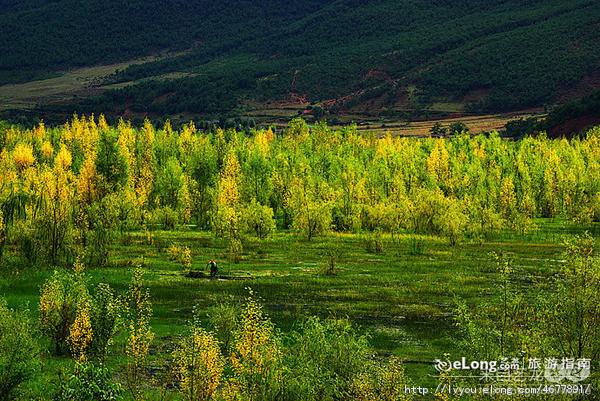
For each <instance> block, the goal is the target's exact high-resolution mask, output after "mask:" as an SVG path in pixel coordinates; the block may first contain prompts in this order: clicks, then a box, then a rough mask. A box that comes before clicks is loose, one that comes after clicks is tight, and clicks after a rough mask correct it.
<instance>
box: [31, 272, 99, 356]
mask: <svg viewBox="0 0 600 401" xmlns="http://www.w3.org/2000/svg"><path fill="white" fill-rule="evenodd" d="M87 298H88V293H87V289H86V287H85V284H84V283H83V282H82V281H81V280H79V279H78V278H77V277H76V276H75V275H74V274H71V273H68V272H61V271H54V274H53V275H52V277H51V278H50V279H48V280H47V281H46V282H45V283H44V285H43V286H42V288H41V291H40V315H39V324H40V329H41V331H42V333H44V334H46V335H47V336H48V337H50V339H51V340H52V342H53V344H54V350H55V352H56V354H61V353H62V352H64V351H65V350H66V349H67V347H66V344H67V338H68V337H69V334H70V330H71V326H72V325H73V323H74V322H75V319H76V317H77V312H78V308H79V305H80V303H81V302H82V301H83V300H84V299H87Z"/></svg>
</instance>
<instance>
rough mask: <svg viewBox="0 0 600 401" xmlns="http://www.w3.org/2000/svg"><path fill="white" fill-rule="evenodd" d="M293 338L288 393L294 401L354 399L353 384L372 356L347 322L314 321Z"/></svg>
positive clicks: (365, 343) (305, 322)
mask: <svg viewBox="0 0 600 401" xmlns="http://www.w3.org/2000/svg"><path fill="white" fill-rule="evenodd" d="M300 329H301V331H300V332H299V333H295V334H294V335H293V340H294V343H293V345H292V347H291V350H290V352H291V354H292V356H293V357H292V358H291V359H290V361H289V374H288V377H287V380H286V383H287V388H286V392H287V393H288V397H289V399H291V400H302V401H304V400H306V401H309V400H316V399H318V400H337V399H351V389H352V383H353V380H354V378H355V376H356V375H357V374H359V373H360V372H364V371H365V369H366V368H367V366H368V363H369V355H371V354H372V352H371V351H370V349H369V346H368V339H367V337H365V336H361V335H358V334H357V333H356V331H355V330H354V328H353V327H352V325H351V324H350V322H349V321H348V320H345V319H329V320H325V321H321V320H319V319H318V318H316V317H312V318H309V319H307V320H306V321H304V322H303V323H302V324H301V326H300Z"/></svg>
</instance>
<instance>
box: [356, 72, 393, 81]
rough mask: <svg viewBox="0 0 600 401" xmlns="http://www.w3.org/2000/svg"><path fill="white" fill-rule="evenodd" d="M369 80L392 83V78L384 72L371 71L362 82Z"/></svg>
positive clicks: (363, 77)
mask: <svg viewBox="0 0 600 401" xmlns="http://www.w3.org/2000/svg"><path fill="white" fill-rule="evenodd" d="M369 78H375V79H381V80H383V81H391V80H392V77H390V74H388V73H387V72H385V71H383V70H370V71H369V72H367V73H366V74H365V75H363V76H362V78H361V80H362V81H365V80H367V79H369Z"/></svg>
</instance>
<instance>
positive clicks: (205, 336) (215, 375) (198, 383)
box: [173, 328, 225, 401]
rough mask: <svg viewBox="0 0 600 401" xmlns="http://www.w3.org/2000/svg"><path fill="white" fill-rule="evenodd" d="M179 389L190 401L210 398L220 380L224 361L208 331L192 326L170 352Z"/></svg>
mask: <svg viewBox="0 0 600 401" xmlns="http://www.w3.org/2000/svg"><path fill="white" fill-rule="evenodd" d="M173 359H174V362H175V372H176V374H177V377H178V379H179V381H180V387H179V391H180V392H181V393H182V394H184V395H185V397H186V398H187V399H188V400H190V401H209V400H211V399H213V396H214V395H215V394H216V392H217V389H218V388H219V386H220V384H221V381H222V380H223V366H224V365H225V361H224V359H223V357H222V355H221V350H220V349H219V344H218V342H217V340H216V339H215V337H214V335H213V334H212V333H209V332H206V331H205V330H203V329H201V328H194V330H193V332H192V334H191V336H190V337H188V338H186V339H185V340H184V341H183V342H182V343H181V345H180V347H179V349H177V350H176V351H175V352H174V354H173Z"/></svg>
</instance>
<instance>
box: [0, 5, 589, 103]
mask: <svg viewBox="0 0 600 401" xmlns="http://www.w3.org/2000/svg"><path fill="white" fill-rule="evenodd" d="M26 4H28V5H29V6H28V7H27V6H26V5H24V4H18V3H17V2H12V0H11V2H9V5H8V8H6V9H5V10H4V11H3V12H1V13H0V38H1V39H2V40H3V42H5V43H11V45H10V46H8V47H7V48H5V49H4V51H3V52H4V54H2V57H1V58H0V83H6V82H16V81H23V80H29V79H33V78H36V77H38V78H39V77H40V76H43V74H46V73H48V72H51V71H55V70H58V69H61V68H65V67H69V66H74V65H89V64H95V63H108V62H114V61H119V60H126V59H129V58H132V57H135V56H140V55H146V54H149V53H153V52H157V51H159V50H165V49H169V50H184V49H187V50H188V51H187V52H185V54H181V55H178V56H174V57H170V58H165V59H161V60H159V61H153V62H149V63H144V64H138V65H133V66H130V67H129V68H126V69H125V70H123V71H119V72H118V73H117V74H115V75H114V76H112V77H111V78H110V79H109V81H107V82H106V83H124V82H130V81H137V82H138V83H137V84H136V85H134V86H130V87H127V88H125V89H119V90H111V91H108V92H106V93H105V94H103V95H102V96H100V97H98V98H94V99H90V100H86V101H85V102H84V103H81V102H79V103H77V104H75V105H73V104H67V105H64V104H63V105H61V106H53V107H52V108H51V109H49V110H50V111H57V112H58V111H60V112H66V113H69V112H72V111H75V110H77V111H79V112H91V111H96V112H98V111H104V112H108V113H110V112H113V113H117V114H119V113H123V112H124V111H125V110H130V111H133V112H138V111H139V112H141V111H142V110H143V111H145V112H150V113H156V114H174V113H181V112H191V113H200V114H215V113H225V112H231V111H232V110H236V108H237V107H238V106H239V105H240V104H242V103H243V102H244V101H247V100H252V101H261V102H262V101H267V100H282V99H305V100H307V101H310V102H323V101H327V102H326V103H325V105H326V107H327V108H328V109H329V110H330V111H332V112H337V111H340V110H345V109H348V108H351V107H353V106H355V105H357V104H370V103H372V102H374V103H373V104H374V106H373V107H386V108H391V109H393V108H394V107H398V106H402V105H403V104H404V103H405V102H406V98H407V94H408V93H409V92H410V93H411V94H413V97H414V96H416V99H414V101H413V103H414V102H416V104H417V106H419V105H420V106H419V107H423V106H426V105H427V104H430V103H432V102H434V101H439V100H444V101H453V102H462V103H467V104H468V108H467V109H468V111H473V112H495V111H507V110H516V109H522V108H528V107H534V106H542V105H544V104H553V103H555V102H559V101H562V100H564V93H568V94H569V97H571V98H575V97H579V96H581V95H584V94H585V93H582V91H581V90H580V89H578V83H579V82H581V81H582V80H584V79H585V78H586V77H588V76H590V75H593V74H595V73H597V72H598V71H599V70H600V46H599V44H600V29H599V23H600V4H599V3H598V2H597V1H590V0H575V1H571V2H564V1H560V0H549V1H535V0H534V1H529V2H526V3H524V2H520V1H514V0H493V1H489V0H488V1H481V0H478V1H475V0H459V1H423V0H421V1H410V2H409V1H391V0H384V1H356V0H337V1H314V0H302V1H297V2H293V3H290V2H285V1H281V0H271V1H262V2H251V1H241V0H237V1H229V2H223V3H215V2H208V1H169V2H164V1H158V0H149V1H143V2H142V1H139V0H134V1H129V2H127V3H126V5H124V3H123V2H118V1H115V0H108V1H105V2H102V3H96V2H91V1H75V0H58V1H53V2H43V1H34V0H30V1H29V2H27V3H26ZM174 72H178V73H187V74H188V75H187V76H184V77H179V78H176V79H168V80H166V79H156V78H155V77H157V76H162V75H164V74H168V73H174ZM139 80H143V82H139ZM415 89H416V91H415ZM584 92H585V91H584ZM474 93H475V94H477V95H473V94H474ZM559 94H562V95H561V96H559ZM412 106H415V105H414V104H412ZM412 106H411V107H412ZM237 110H239V109H237Z"/></svg>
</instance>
